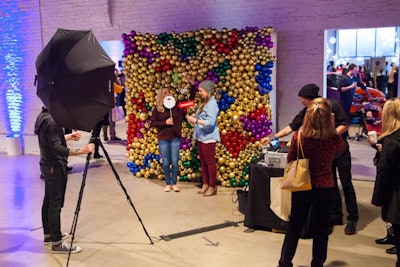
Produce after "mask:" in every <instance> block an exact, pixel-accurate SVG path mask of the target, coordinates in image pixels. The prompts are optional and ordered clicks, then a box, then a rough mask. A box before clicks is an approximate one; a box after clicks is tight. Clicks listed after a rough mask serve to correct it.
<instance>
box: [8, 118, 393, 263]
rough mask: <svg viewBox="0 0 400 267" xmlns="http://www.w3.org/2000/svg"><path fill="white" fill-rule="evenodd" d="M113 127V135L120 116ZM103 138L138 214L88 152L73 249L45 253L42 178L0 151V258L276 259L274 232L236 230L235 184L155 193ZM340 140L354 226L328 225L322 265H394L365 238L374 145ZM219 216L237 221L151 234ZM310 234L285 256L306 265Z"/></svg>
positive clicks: (375, 227) (74, 177) (371, 230)
mask: <svg viewBox="0 0 400 267" xmlns="http://www.w3.org/2000/svg"><path fill="white" fill-rule="evenodd" d="M118 127H119V128H120V129H119V131H120V132H121V134H120V136H121V137H123V136H124V135H123V134H122V133H123V132H124V129H123V127H124V125H119V126H118ZM86 137H87V139H86ZM87 140H89V137H88V136H87V135H84V138H83V140H82V141H81V142H80V143H81V144H84V143H85V142H87ZM70 145H71V147H75V146H77V147H79V146H80V144H76V143H71V144H70ZM104 146H105V147H106V150H107V152H108V153H109V155H110V157H111V159H112V162H113V166H114V167H115V169H116V170H117V172H118V174H119V176H120V179H121V181H122V183H123V186H124V187H125V188H126V191H127V193H128V195H129V196H130V199H131V201H132V203H133V206H134V208H135V209H136V211H137V213H138V216H137V215H136V213H135V211H134V209H133V208H132V207H131V206H130V205H129V204H128V201H127V196H126V195H125V193H124V191H123V190H122V188H121V186H120V184H119V183H118V181H117V179H116V177H115V175H114V174H113V172H112V171H111V168H110V165H109V164H108V163H107V161H106V160H105V159H101V160H94V159H92V160H90V166H89V170H88V175H87V180H86V186H85V187H84V193H83V198H82V205H81V209H80V211H79V217H78V223H77V227H76V233H75V240H74V244H76V245H78V246H81V247H82V248H83V251H82V252H81V253H79V254H72V255H71V257H70V259H69V262H68V255H55V254H52V253H51V252H50V247H49V246H44V245H43V233H42V228H41V219H40V218H41V217H40V209H41V202H42V198H43V189H44V183H43V181H42V180H41V179H40V178H39V175H40V173H39V168H38V161H39V157H38V155H20V156H7V155H6V154H0V172H1V173H2V175H1V177H2V178H1V179H0V186H1V189H2V193H1V194H0V205H1V210H2V212H1V215H0V266H2V267H22V266H52V267H53V266H67V264H68V266H88V267H89V266H90V267H92V266H121V267H122V266H138V267H144V266H149V267H158V266H160V267H161V266H176V267H188V266H193V267H196V266H199V267H203V266H218V267H225V266H226V267H236V266H238V267H239V266H254V267H258V266H260V267H261V266H264V267H265V266H266V267H270V266H271V267H273V266H276V264H277V261H278V259H279V255H280V249H281V245H282V241H283V237H284V235H283V234H279V233H272V232H268V231H254V232H252V233H247V232H245V230H246V229H247V228H246V227H245V226H243V222H242V221H243V220H244V216H243V215H242V214H241V213H240V212H239V211H238V208H237V204H235V203H233V202H232V193H235V190H236V189H234V188H224V187H219V188H218V194H217V195H216V196H214V197H209V198H205V197H202V196H201V195H198V194H197V193H196V192H197V190H198V187H197V184H194V183H185V182H182V183H179V186H180V188H181V192H179V193H175V192H169V193H165V192H164V191H163V187H164V181H159V180H149V179H143V178H136V177H134V176H132V174H130V173H129V171H128V169H127V167H126V160H125V158H124V152H125V150H124V149H125V147H124V144H123V142H114V143H113V142H108V143H106V142H104ZM350 146H351V150H352V158H353V175H354V180H355V181H354V185H355V189H356V193H357V198H358V204H359V210H360V221H359V224H358V232H357V234H356V235H353V236H346V235H345V234H344V226H336V227H335V228H334V232H333V234H332V235H331V236H330V240H329V251H328V260H327V262H326V265H325V266H329V267H332V266H352V267H361V266H382V267H383V266H394V265H395V259H396V257H395V255H389V254H386V253H385V249H386V248H389V247H390V246H388V245H386V246H385V245H383V246H382V245H376V244H375V242H374V240H375V239H376V238H380V237H383V236H384V235H385V224H384V223H383V222H382V220H381V219H380V210H379V208H377V207H374V206H372V205H371V204H370V199H371V193H372V189H373V185H374V183H373V179H374V167H373V166H372V157H373V154H374V151H373V149H371V148H370V147H369V145H368V143H367V142H366V141H365V140H361V141H358V142H357V141H350ZM85 162H86V157H83V156H78V157H71V158H70V164H71V165H72V166H73V171H72V173H70V175H69V181H68V188H67V192H66V201H65V207H64V208H63V210H62V228H63V229H64V231H66V232H68V231H70V229H71V226H72V223H73V218H74V214H75V212H76V207H77V204H76V203H77V199H78V196H79V191H80V189H81V181H82V177H83V170H84V166H85ZM141 221H142V223H143V225H144V228H143V227H142V224H141V223H140V222H141ZM226 221H230V222H237V227H235V226H228V227H225V228H221V229H217V230H213V231H207V232H202V233H198V234H193V235H188V236H185V237H181V238H176V239H172V240H171V241H164V240H163V239H161V236H166V235H170V234H174V233H180V232H184V231H190V230H194V229H198V228H203V227H208V226H213V225H218V224H222V223H225V222H226ZM145 230H146V231H147V232H148V234H149V237H148V236H147V235H146V233H145ZM150 239H151V241H152V242H153V244H151V242H150ZM311 243H312V241H311V240H300V242H299V245H298V249H297V252H296V256H295V258H294V265H295V266H297V267H298V266H301V267H304V266H310V261H311Z"/></svg>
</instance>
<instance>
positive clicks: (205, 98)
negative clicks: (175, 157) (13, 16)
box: [186, 80, 221, 197]
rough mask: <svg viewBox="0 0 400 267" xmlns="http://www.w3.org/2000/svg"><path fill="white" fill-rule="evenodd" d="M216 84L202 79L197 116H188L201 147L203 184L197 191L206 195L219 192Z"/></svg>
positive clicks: (195, 137)
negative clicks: (216, 152) (216, 154)
mask: <svg viewBox="0 0 400 267" xmlns="http://www.w3.org/2000/svg"><path fill="white" fill-rule="evenodd" d="M214 85H215V84H214V82H213V81H210V80H205V81H202V82H201V83H200V84H199V91H198V93H199V95H200V98H201V101H200V105H199V107H198V109H197V110H196V115H195V116H190V115H188V116H187V117H186V118H187V120H188V122H189V123H191V124H194V135H193V138H194V139H195V140H197V146H198V148H199V156H200V162H201V169H202V180H203V186H202V188H201V190H200V191H198V192H197V193H198V194H202V195H203V196H205V197H209V196H212V195H216V194H217V162H216V160H215V149H216V145H217V142H219V141H220V140H221V139H220V134H219V130H218V127H217V117H218V113H219V109H218V104H217V101H216V100H215V96H214V95H213V94H214Z"/></svg>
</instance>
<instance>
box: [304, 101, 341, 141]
mask: <svg viewBox="0 0 400 267" xmlns="http://www.w3.org/2000/svg"><path fill="white" fill-rule="evenodd" d="M331 113H332V109H331V106H330V105H329V102H328V100H326V99H324V98H322V97H318V98H315V99H314V100H313V101H312V103H311V104H310V105H309V106H308V107H307V111H306V114H305V116H304V121H303V127H302V131H301V133H302V136H303V137H309V138H313V139H326V138H329V137H331V136H332V135H334V134H336V130H335V126H334V123H333V122H332V120H331Z"/></svg>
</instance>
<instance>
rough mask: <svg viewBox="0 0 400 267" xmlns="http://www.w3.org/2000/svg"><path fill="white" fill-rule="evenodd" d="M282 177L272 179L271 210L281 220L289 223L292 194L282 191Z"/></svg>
mask: <svg viewBox="0 0 400 267" xmlns="http://www.w3.org/2000/svg"><path fill="white" fill-rule="evenodd" d="M282 180H283V178H282V177H273V178H272V177H271V179H270V198H271V205H270V206H269V207H270V209H271V210H272V211H273V212H274V213H275V215H276V216H278V217H279V218H280V219H281V220H283V221H286V222H288V221H289V217H290V209H291V207H292V192H290V191H289V190H282Z"/></svg>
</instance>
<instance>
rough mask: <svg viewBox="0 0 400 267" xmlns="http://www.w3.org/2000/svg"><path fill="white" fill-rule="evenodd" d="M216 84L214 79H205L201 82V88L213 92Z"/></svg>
mask: <svg viewBox="0 0 400 267" xmlns="http://www.w3.org/2000/svg"><path fill="white" fill-rule="evenodd" d="M214 85H215V83H214V82H213V81H210V80H205V81H202V82H201V83H200V84H199V88H202V89H203V90H204V91H206V92H207V93H209V94H212V93H214Z"/></svg>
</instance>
